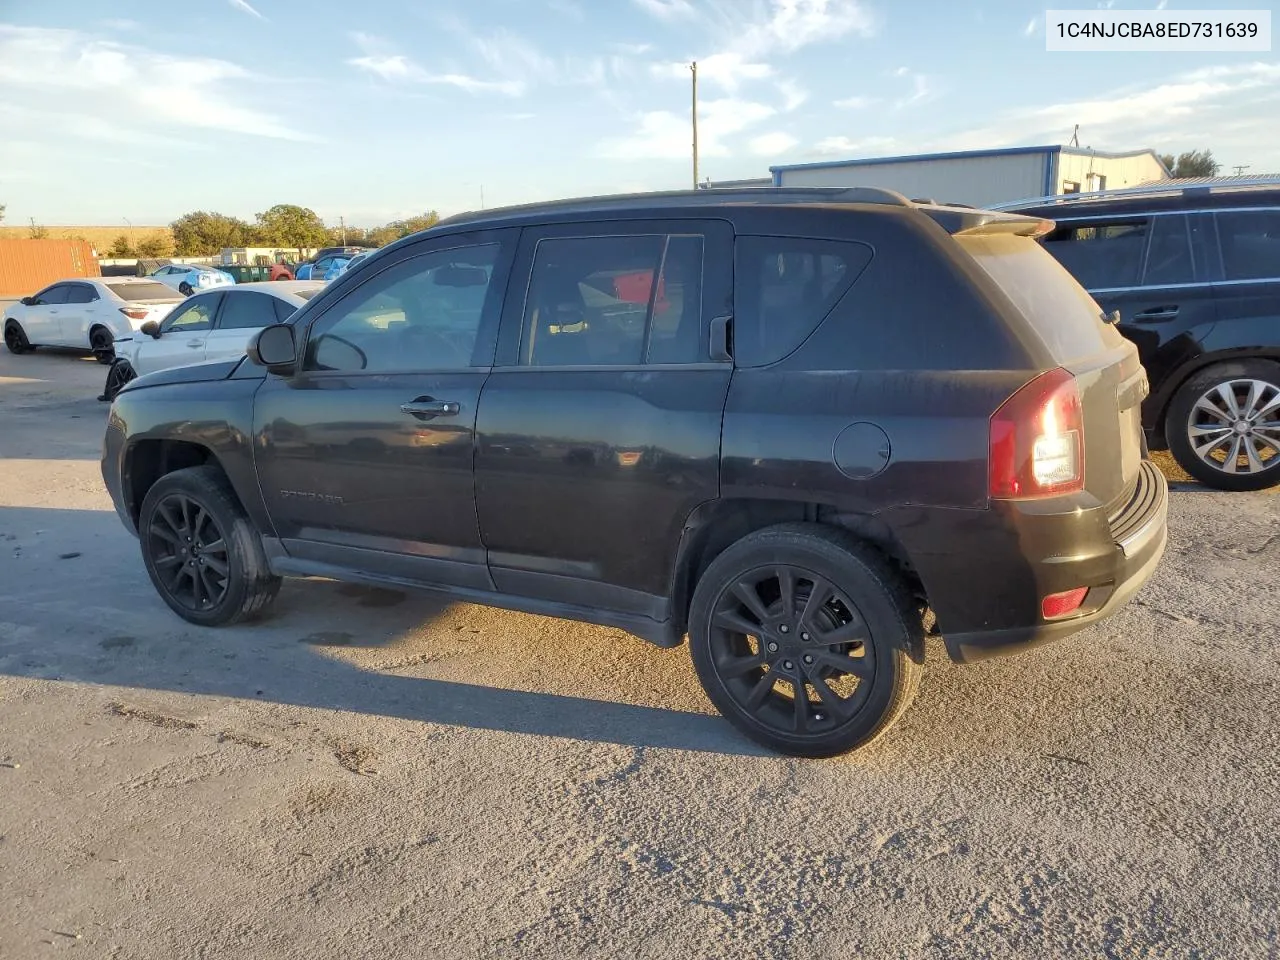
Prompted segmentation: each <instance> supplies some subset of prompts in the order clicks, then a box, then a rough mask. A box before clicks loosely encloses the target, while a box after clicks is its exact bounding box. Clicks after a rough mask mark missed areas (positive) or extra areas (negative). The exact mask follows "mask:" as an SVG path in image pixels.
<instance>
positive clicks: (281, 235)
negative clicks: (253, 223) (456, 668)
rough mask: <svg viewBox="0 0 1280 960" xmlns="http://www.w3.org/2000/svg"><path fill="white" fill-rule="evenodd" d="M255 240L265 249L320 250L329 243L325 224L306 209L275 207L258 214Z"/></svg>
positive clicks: (289, 206) (290, 205)
mask: <svg viewBox="0 0 1280 960" xmlns="http://www.w3.org/2000/svg"><path fill="white" fill-rule="evenodd" d="M258 239H259V240H260V241H261V242H262V243H264V244H266V245H267V246H273V245H274V246H281V247H292V248H293V249H295V250H302V249H303V248H304V247H323V246H324V245H325V243H326V242H327V241H328V239H329V231H328V230H327V229H325V225H324V221H323V220H321V219H320V218H319V217H318V216H317V215H316V212H315V211H314V210H312V209H310V208H309V207H298V206H295V205H293V204H291V203H277V204H276V205H275V206H274V207H272V208H271V209H270V210H268V211H266V212H265V213H260V214H258Z"/></svg>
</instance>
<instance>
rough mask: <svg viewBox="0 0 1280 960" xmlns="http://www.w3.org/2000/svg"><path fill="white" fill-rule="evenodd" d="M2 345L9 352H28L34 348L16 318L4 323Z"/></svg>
mask: <svg viewBox="0 0 1280 960" xmlns="http://www.w3.org/2000/svg"><path fill="white" fill-rule="evenodd" d="M4 345H5V346H6V347H8V348H9V352H10V353H30V352H31V351H32V350H34V349H35V347H33V346H32V345H31V341H29V340H28V339H27V334H26V331H25V330H23V329H22V325H21V324H19V323H18V321H17V320H10V321H9V322H8V323H6V324H5V325H4Z"/></svg>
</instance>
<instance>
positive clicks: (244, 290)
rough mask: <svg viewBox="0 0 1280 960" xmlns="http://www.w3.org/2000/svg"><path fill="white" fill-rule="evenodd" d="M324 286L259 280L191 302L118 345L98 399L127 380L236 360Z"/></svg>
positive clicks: (200, 295)
mask: <svg viewBox="0 0 1280 960" xmlns="http://www.w3.org/2000/svg"><path fill="white" fill-rule="evenodd" d="M322 289H324V284H323V283H321V282H319V281H315V280H285V281H275V282H272V281H262V282H259V283H242V284H237V285H236V286H234V287H227V288H220V289H217V290H210V291H207V292H205V293H197V294H195V295H194V296H191V297H189V298H188V299H187V300H186V301H185V302H184V303H183V304H182V306H180V307H179V308H178V309H176V310H174V311H173V312H172V313H170V314H169V315H168V316H167V317H165V318H164V320H163V322H160V323H156V322H154V321H152V322H150V323H144V324H142V326H141V327H140V328H139V329H138V331H137V332H136V333H135V334H134V335H133V336H132V337H121V338H119V339H117V340H116V344H115V349H116V360H115V363H113V364H112V366H111V370H110V371H108V373H107V384H106V387H105V389H104V390H103V392H102V394H101V396H99V397H98V399H99V400H111V399H113V398H114V397H115V395H116V394H117V393H118V392H119V390H120V388H121V387H123V386H124V385H125V384H126V383H128V382H129V381H130V380H133V379H134V378H135V377H141V376H146V375H147V374H149V373H154V372H155V371H157V370H164V369H167V368H169V367H179V366H185V365H187V364H192V363H203V362H205V361H211V360H234V359H236V358H239V357H243V356H244V351H245V346H246V345H247V344H248V342H249V340H250V339H251V338H252V337H253V335H254V334H255V333H257V332H258V331H259V330H261V329H262V328H263V327H267V326H270V325H271V324H273V323H280V322H282V321H284V320H287V319H288V318H289V317H290V316H292V315H293V313H294V311H295V310H297V309H298V308H299V307H301V306H302V305H303V304H305V303H306V302H307V300H309V299H310V298H311V297H313V296H315V295H316V294H317V293H319V292H320V291H321V290H322Z"/></svg>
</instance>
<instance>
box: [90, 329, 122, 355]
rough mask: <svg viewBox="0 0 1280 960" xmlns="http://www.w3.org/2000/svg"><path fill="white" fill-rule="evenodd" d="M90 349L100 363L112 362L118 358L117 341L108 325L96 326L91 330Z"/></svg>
mask: <svg viewBox="0 0 1280 960" xmlns="http://www.w3.org/2000/svg"><path fill="white" fill-rule="evenodd" d="M89 349H90V350H92V351H93V356H94V358H95V359H96V360H97V361H98V362H99V363H111V361H113V360H114V359H115V358H116V341H115V338H114V337H113V336H111V331H110V330H108V329H107V328H106V327H94V328H93V329H92V330H90V331H89Z"/></svg>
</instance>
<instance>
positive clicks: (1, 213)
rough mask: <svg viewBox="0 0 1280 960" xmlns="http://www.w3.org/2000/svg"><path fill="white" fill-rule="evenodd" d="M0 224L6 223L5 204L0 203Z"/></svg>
mask: <svg viewBox="0 0 1280 960" xmlns="http://www.w3.org/2000/svg"><path fill="white" fill-rule="evenodd" d="M0 223H4V204H3V203H0Z"/></svg>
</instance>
